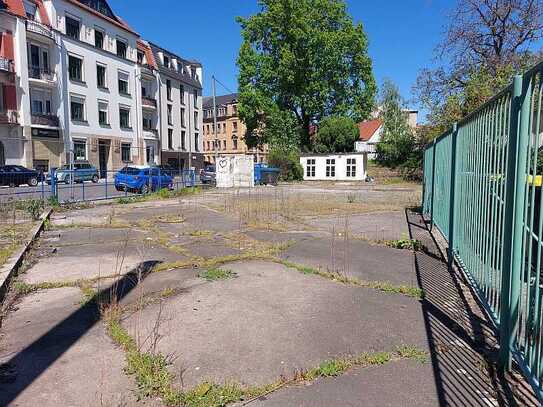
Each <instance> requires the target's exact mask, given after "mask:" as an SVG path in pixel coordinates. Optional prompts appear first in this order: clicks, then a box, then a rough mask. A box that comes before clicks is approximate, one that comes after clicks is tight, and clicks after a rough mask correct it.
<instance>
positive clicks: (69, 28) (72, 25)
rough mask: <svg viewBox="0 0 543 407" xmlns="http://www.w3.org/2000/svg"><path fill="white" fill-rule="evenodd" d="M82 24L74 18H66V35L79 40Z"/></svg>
mask: <svg viewBox="0 0 543 407" xmlns="http://www.w3.org/2000/svg"><path fill="white" fill-rule="evenodd" d="M79 31H80V24H79V21H77V20H76V19H74V18H71V17H68V16H66V35H67V36H68V37H70V38H73V39H74V40H78V39H79Z"/></svg>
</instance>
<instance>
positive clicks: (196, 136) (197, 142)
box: [194, 133, 200, 151]
mask: <svg viewBox="0 0 543 407" xmlns="http://www.w3.org/2000/svg"><path fill="white" fill-rule="evenodd" d="M194 151H200V135H199V134H198V133H194Z"/></svg>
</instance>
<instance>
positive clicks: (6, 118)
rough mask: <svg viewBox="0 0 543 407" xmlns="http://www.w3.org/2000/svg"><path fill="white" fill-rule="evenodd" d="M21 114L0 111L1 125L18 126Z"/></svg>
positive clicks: (13, 111)
mask: <svg viewBox="0 0 543 407" xmlns="http://www.w3.org/2000/svg"><path fill="white" fill-rule="evenodd" d="M18 123H19V113H18V112H17V111H16V110H4V111H0V125H2V124H18Z"/></svg>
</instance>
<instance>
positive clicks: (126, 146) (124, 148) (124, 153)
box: [121, 143, 132, 163]
mask: <svg viewBox="0 0 543 407" xmlns="http://www.w3.org/2000/svg"><path fill="white" fill-rule="evenodd" d="M131 148H132V145H131V144H130V143H122V144H121V160H123V163H129V162H130V161H132V157H130V155H131V154H130V150H131Z"/></svg>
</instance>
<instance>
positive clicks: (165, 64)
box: [164, 55, 170, 68]
mask: <svg viewBox="0 0 543 407" xmlns="http://www.w3.org/2000/svg"><path fill="white" fill-rule="evenodd" d="M164 66H165V67H166V68H169V67H170V57H169V56H167V55H164Z"/></svg>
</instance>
